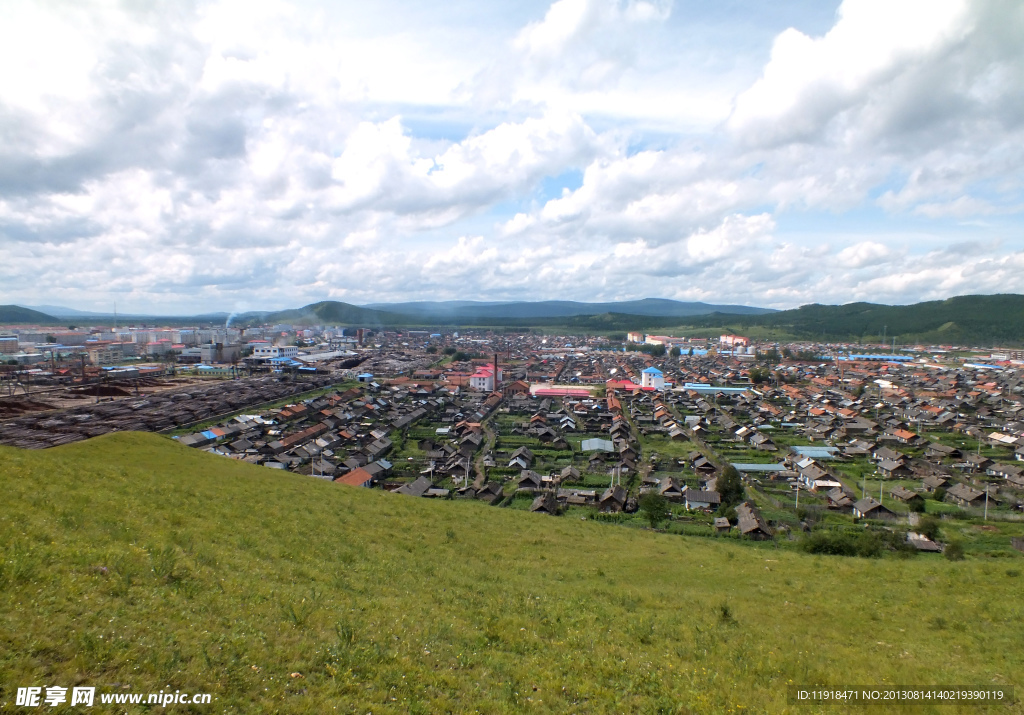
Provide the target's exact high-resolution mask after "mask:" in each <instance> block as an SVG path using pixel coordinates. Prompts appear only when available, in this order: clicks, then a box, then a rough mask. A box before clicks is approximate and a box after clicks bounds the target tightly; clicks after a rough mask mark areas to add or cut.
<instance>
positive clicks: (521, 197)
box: [0, 0, 1024, 315]
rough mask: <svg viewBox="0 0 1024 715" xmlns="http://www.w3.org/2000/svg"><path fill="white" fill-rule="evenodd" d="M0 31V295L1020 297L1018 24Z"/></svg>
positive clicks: (924, 19)
mask: <svg viewBox="0 0 1024 715" xmlns="http://www.w3.org/2000/svg"><path fill="white" fill-rule="evenodd" d="M0 13H2V16H3V18H4V20H3V22H2V23H0V67H3V68H4V69H3V70H2V71H0V303H15V304H19V305H40V304H49V305H63V306H68V307H72V308H77V309H81V310H100V311H110V310H112V309H113V307H114V305H115V304H116V306H117V309H118V310H119V311H120V312H123V313H130V312H135V313H142V312H150V313H160V314H165V315H166V314H176V313H177V314H189V313H198V312H205V311H219V310H223V311H245V310H270V309H280V308H290V307H299V306H302V305H305V304H308V303H311V302H315V301H319V300H339V301H345V302H349V303H356V304H366V303H377V302H397V301H406V300H546V299H570V300H581V301H611V300H630V299H637V298H645V297H658V298H672V299H676V300H685V301H690V300H699V301H706V302H714V303H737V304H746V305H757V306H764V307H772V308H791V307H796V306H799V305H803V304H806V303H837V304H838V303H848V302H853V301H871V302H880V303H913V302H917V301H921V300H934V299H941V298H947V297H950V296H953V295H964V294H971V293H1014V292H1015V293H1024V42H1022V41H1021V38H1022V37H1024V3H1020V2H1019V1H1018V0H977V1H973V0H844V1H843V2H828V1H827V0H804V1H800V0H776V1H774V2H771V3H765V2H763V0H719V1H718V2H713V3H709V2H702V1H700V0H676V1H675V2H673V1H672V0H557V1H556V2H553V3H548V2H533V1H530V0H527V1H517V2H488V3H481V2H478V1H473V2H470V1H468V0H445V2H428V1H427V0H404V1H402V2H396V1H394V0H375V1H374V2H371V3H366V2H359V3H356V2H338V1H329V2H278V1H273V0H271V1H267V2H263V1H261V0H227V1H224V2H200V1H195V2H188V1H187V0H182V1H175V2H166V3H145V2H141V3H140V2H121V3H119V2H88V1H82V0H69V1H67V2H57V1H49V2H48V1H45V0H43V1H41V0H24V1H22V0H0Z"/></svg>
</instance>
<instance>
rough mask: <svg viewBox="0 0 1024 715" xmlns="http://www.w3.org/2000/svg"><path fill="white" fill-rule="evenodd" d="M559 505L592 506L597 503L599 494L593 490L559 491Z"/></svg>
mask: <svg viewBox="0 0 1024 715" xmlns="http://www.w3.org/2000/svg"><path fill="white" fill-rule="evenodd" d="M557 497H558V501H559V503H563V504H566V505H571V506H590V505H592V504H594V503H595V502H597V492H596V491H594V490H593V489H559V490H558V493H557Z"/></svg>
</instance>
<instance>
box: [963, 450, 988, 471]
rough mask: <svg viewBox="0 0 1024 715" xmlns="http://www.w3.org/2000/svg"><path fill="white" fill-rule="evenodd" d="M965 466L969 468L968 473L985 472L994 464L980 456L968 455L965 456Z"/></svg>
mask: <svg viewBox="0 0 1024 715" xmlns="http://www.w3.org/2000/svg"><path fill="white" fill-rule="evenodd" d="M963 464H964V465H965V466H966V467H967V470H968V471H971V472H983V471H985V470H986V469H988V467H989V465H991V464H992V460H991V459H989V458H988V457H982V456H981V455H978V454H968V455H966V456H964V461H963Z"/></svg>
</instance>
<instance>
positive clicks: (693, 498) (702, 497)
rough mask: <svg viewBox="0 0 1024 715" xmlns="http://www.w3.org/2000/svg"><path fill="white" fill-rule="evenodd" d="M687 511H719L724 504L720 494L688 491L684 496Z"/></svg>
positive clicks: (694, 490)
mask: <svg viewBox="0 0 1024 715" xmlns="http://www.w3.org/2000/svg"><path fill="white" fill-rule="evenodd" d="M683 498H684V499H685V501H686V508H687V509H702V510H703V509H717V508H718V506H719V505H720V504H721V503H722V497H721V496H720V495H719V493H718V492H711V491H700V490H697V489H687V490H686V493H685V494H684V495H683Z"/></svg>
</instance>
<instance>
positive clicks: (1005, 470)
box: [985, 464, 1024, 479]
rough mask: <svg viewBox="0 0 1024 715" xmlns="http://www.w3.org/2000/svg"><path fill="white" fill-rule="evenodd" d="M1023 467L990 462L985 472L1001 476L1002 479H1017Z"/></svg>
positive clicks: (1022, 471)
mask: <svg viewBox="0 0 1024 715" xmlns="http://www.w3.org/2000/svg"><path fill="white" fill-rule="evenodd" d="M1021 473H1024V469H1021V468H1020V467H1018V466H1016V465H1013V464H990V465H989V467H988V469H986V470H985V474H988V475H989V476H991V477H1002V478H1003V479H1011V478H1016V479H1019V478H1020V476H1021Z"/></svg>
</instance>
